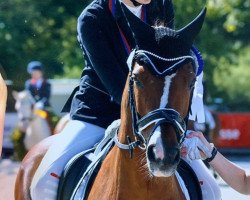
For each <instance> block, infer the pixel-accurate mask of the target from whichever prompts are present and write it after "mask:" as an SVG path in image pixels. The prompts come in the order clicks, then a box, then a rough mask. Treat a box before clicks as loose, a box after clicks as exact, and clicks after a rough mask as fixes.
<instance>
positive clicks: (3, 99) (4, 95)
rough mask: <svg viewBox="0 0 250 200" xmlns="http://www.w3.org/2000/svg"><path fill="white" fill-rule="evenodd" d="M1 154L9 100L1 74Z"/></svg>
mask: <svg viewBox="0 0 250 200" xmlns="http://www.w3.org/2000/svg"><path fill="white" fill-rule="evenodd" d="M0 94H1V96H0V156H1V153H2V143H3V128H4V116H5V109H6V100H7V88H6V85H5V82H4V80H3V78H2V76H1V74H0Z"/></svg>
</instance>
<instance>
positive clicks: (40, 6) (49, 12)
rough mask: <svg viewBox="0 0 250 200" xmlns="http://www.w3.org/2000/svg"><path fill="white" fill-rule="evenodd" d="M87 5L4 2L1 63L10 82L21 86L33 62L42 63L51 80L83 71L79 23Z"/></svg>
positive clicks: (47, 1)
mask: <svg viewBox="0 0 250 200" xmlns="http://www.w3.org/2000/svg"><path fill="white" fill-rule="evenodd" d="M87 3H88V1H82V2H78V1H69V0H62V1H53V0H44V1H32V0H3V1H1V3H0V51H1V54H0V63H1V65H2V66H3V68H4V70H5V71H6V73H7V75H8V78H9V79H12V80H13V81H14V83H15V84H19V85H20V84H21V85H22V83H23V81H24V80H25V79H26V78H27V73H26V71H25V70H24V69H26V66H27V63H28V62H29V61H31V60H40V61H42V62H43V63H44V65H45V67H46V72H47V75H48V76H49V77H50V78H52V77H53V76H54V75H55V74H62V73H63V67H67V68H75V67H76V66H79V68H80V67H82V65H83V64H82V63H83V58H82V54H81V50H80V48H79V45H78V42H77V40H76V22H77V17H78V15H79V14H80V12H81V11H82V9H83V8H84V7H85V6H86V4H87ZM17 74H18V76H17ZM79 76H80V75H79Z"/></svg>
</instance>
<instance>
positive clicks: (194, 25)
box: [177, 7, 207, 46]
mask: <svg viewBox="0 0 250 200" xmlns="http://www.w3.org/2000/svg"><path fill="white" fill-rule="evenodd" d="M206 10H207V9H206V7H205V8H203V9H202V11H201V12H200V14H199V15H198V16H197V17H196V18H195V19H194V20H193V21H192V22H191V23H189V24H188V25H187V26H185V27H184V28H182V29H180V30H178V31H177V33H178V35H179V36H180V38H182V40H183V41H185V42H186V43H187V44H189V45H190V46H191V45H192V44H193V41H194V39H195V38H196V36H197V35H198V34H199V32H200V30H201V28H202V25H203V22H204V19H205V16H206Z"/></svg>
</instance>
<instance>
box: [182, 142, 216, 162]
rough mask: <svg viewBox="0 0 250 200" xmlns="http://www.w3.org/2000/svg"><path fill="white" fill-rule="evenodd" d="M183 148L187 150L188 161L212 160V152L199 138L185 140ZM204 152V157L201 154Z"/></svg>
mask: <svg viewBox="0 0 250 200" xmlns="http://www.w3.org/2000/svg"><path fill="white" fill-rule="evenodd" d="M183 146H185V147H186V148H187V156H186V157H187V159H191V160H196V159H202V160H205V159H206V158H210V157H211V156H212V154H211V153H212V148H211V150H210V149H209V148H207V147H206V146H205V144H203V142H202V141H201V140H200V139H199V138H198V137H192V138H185V140H184V142H183ZM200 151H202V152H203V153H204V155H202V154H201V152H200Z"/></svg>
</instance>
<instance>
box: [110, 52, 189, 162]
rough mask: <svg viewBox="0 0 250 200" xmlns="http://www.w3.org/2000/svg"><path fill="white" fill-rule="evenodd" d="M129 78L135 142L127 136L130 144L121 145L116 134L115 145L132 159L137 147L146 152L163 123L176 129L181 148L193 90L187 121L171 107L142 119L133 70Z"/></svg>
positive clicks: (154, 111)
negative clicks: (127, 152) (149, 130)
mask: <svg viewBox="0 0 250 200" xmlns="http://www.w3.org/2000/svg"><path fill="white" fill-rule="evenodd" d="M132 57H133V58H134V54H133V55H132ZM133 58H132V59H133ZM187 58H190V56H187ZM129 59H131V58H128V60H129ZM177 59H178V58H177ZM180 59H181V60H183V59H185V58H184V57H181V58H180ZM133 62H134V61H131V63H130V64H129V63H128V65H131V68H132V63H133ZM181 66H182V65H178V68H177V67H176V70H177V69H179V68H180V67H181ZM153 67H154V66H153ZM165 73H167V75H171V74H173V73H174V71H173V70H172V69H171V72H168V71H167V70H166V72H165ZM129 76H130V77H129V105H130V110H131V113H132V129H133V135H134V136H135V141H133V142H131V139H130V138H129V136H127V142H128V144H121V143H120V142H119V141H118V137H117V134H116V135H115V137H114V141H115V144H116V145H117V146H118V147H119V148H121V149H126V150H129V151H130V157H131V158H132V156H133V149H135V148H136V147H139V148H141V149H143V150H145V149H146V147H147V145H148V142H149V140H150V138H151V136H152V135H153V133H154V131H155V130H156V128H157V127H159V126H160V125H161V124H163V123H168V124H170V125H171V126H173V127H174V129H175V132H176V134H177V139H178V143H179V146H181V144H182V142H183V141H184V138H185V136H186V130H187V128H186V124H187V121H188V114H189V112H190V111H191V109H190V106H191V99H192V94H193V90H192V91H191V96H190V101H189V108H188V113H187V116H186V117H185V119H183V118H182V117H181V115H180V114H179V113H178V112H177V111H176V110H174V109H173V108H170V107H166V108H159V109H156V110H153V111H151V112H149V113H147V114H146V115H145V116H143V117H140V115H139V113H138V112H137V108H136V102H135V95H134V83H135V82H137V80H135V79H134V77H133V74H132V69H130V74H129ZM152 124H155V125H154V127H153V129H152V131H151V133H150V135H149V136H148V138H145V137H144V136H143V134H142V131H143V130H144V129H146V128H147V127H148V126H150V125H152ZM117 133H118V130H117Z"/></svg>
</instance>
